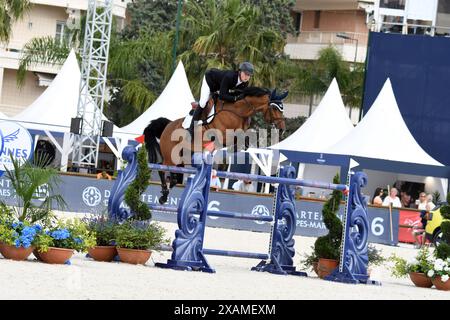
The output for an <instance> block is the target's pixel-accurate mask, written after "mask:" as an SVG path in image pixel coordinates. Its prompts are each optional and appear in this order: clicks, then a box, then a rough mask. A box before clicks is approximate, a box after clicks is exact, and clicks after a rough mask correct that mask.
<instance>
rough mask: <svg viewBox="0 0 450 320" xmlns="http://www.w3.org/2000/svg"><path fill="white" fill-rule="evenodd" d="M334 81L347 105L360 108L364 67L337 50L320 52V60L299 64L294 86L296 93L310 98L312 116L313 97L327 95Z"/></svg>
mask: <svg viewBox="0 0 450 320" xmlns="http://www.w3.org/2000/svg"><path fill="white" fill-rule="evenodd" d="M333 78H336V81H337V82H338V84H339V88H340V90H341V94H342V96H343V101H344V104H345V105H348V106H351V107H358V108H360V107H361V101H362V92H363V82H364V67H363V66H362V65H356V66H351V65H350V64H349V63H347V62H345V61H344V60H343V59H342V55H341V54H340V53H339V52H338V51H337V50H336V49H335V48H334V47H327V48H324V49H322V50H320V51H319V56H318V59H317V60H315V61H312V62H310V61H308V62H305V61H304V62H302V63H300V66H299V70H298V76H297V78H296V80H295V81H294V83H293V85H292V89H293V91H295V92H297V93H298V92H300V93H302V94H305V95H307V96H309V97H310V110H309V114H311V113H312V102H313V97H314V95H319V94H324V93H325V92H326V90H327V89H328V87H329V85H330V84H331V81H332V80H333Z"/></svg>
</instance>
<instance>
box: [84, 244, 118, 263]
mask: <svg viewBox="0 0 450 320" xmlns="http://www.w3.org/2000/svg"><path fill="white" fill-rule="evenodd" d="M88 253H89V255H90V256H91V258H92V259H94V260H95V261H107V262H109V261H112V260H113V259H114V257H115V256H116V255H117V250H116V246H95V247H93V248H91V249H89V250H88Z"/></svg>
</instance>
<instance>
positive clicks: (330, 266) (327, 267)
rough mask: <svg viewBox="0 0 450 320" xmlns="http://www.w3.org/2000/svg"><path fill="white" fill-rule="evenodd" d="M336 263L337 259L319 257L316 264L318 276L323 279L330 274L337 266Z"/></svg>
mask: <svg viewBox="0 0 450 320" xmlns="http://www.w3.org/2000/svg"><path fill="white" fill-rule="evenodd" d="M338 264H339V261H338V260H333V259H323V258H320V259H319V264H318V269H319V270H318V271H319V278H321V279H323V278H325V277H326V276H328V275H330V274H331V273H332V272H333V270H334V269H336V268H337V266H338Z"/></svg>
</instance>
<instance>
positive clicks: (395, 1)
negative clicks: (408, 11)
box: [380, 0, 406, 10]
mask: <svg viewBox="0 0 450 320" xmlns="http://www.w3.org/2000/svg"><path fill="white" fill-rule="evenodd" d="M405 2H406V0H380V8H387V9H399V10H405Z"/></svg>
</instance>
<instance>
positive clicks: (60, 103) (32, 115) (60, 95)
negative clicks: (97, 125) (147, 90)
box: [11, 50, 118, 132]
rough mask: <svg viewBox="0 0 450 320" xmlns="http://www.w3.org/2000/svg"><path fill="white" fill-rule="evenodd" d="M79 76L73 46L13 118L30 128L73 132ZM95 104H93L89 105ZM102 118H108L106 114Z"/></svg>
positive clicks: (91, 106)
mask: <svg viewBox="0 0 450 320" xmlns="http://www.w3.org/2000/svg"><path fill="white" fill-rule="evenodd" d="M80 78H81V73H80V69H79V67H78V62H77V59H76V56H75V52H74V51H73V50H72V51H71V52H70V54H69V56H68V57H67V59H66V61H65V62H64V64H63V66H62V67H61V69H60V70H59V72H58V74H57V76H56V77H55V79H54V80H53V81H52V83H51V85H50V86H49V87H48V88H47V89H46V90H45V91H44V92H43V93H42V94H41V95H40V96H39V97H38V98H37V99H36V100H35V101H34V102H33V103H32V104H31V105H30V106H29V107H28V108H26V109H25V110H23V111H22V112H21V113H19V114H18V115H16V116H14V117H12V118H11V120H15V121H18V122H20V123H21V124H22V125H23V126H25V127H26V128H27V129H35V130H48V131H53V132H70V122H71V118H74V117H75V116H76V114H77V107H78V97H79V90H80ZM94 107H96V106H95V105H94V104H91V105H90V106H88V109H89V108H94ZM92 110H93V109H92ZM102 119H103V120H107V118H106V117H105V116H104V115H102ZM116 129H118V128H117V127H114V130H116Z"/></svg>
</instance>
